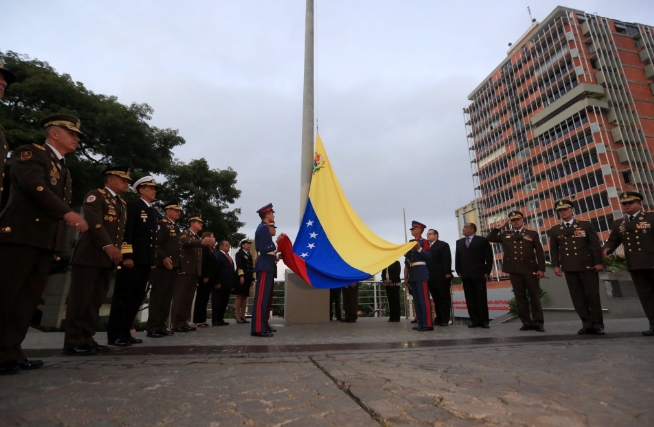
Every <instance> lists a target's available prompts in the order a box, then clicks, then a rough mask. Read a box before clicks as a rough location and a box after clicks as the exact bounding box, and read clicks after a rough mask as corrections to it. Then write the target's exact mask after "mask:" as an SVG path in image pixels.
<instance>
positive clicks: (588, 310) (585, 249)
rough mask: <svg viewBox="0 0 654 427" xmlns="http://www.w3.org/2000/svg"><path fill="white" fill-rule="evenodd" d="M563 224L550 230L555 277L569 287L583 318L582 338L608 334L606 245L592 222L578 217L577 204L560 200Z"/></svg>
mask: <svg viewBox="0 0 654 427" xmlns="http://www.w3.org/2000/svg"><path fill="white" fill-rule="evenodd" d="M554 208H555V209H556V211H557V212H558V214H559V216H560V217H561V224H557V225H555V226H554V227H552V228H551V229H550V231H549V235H550V256H551V258H552V266H553V267H554V274H556V275H557V276H562V275H563V274H565V281H566V283H567V284H568V290H569V291H570V298H571V299H572V305H573V306H574V308H575V311H576V312H577V315H578V316H579V318H580V319H581V324H582V328H581V329H580V330H579V331H578V332H577V333H578V334H579V335H583V334H593V335H604V334H605V333H604V316H603V315H602V303H601V301H600V289H599V272H600V271H602V270H604V264H602V245H601V244H600V240H599V236H598V235H597V231H595V229H593V225H592V224H591V223H590V221H581V220H578V219H576V218H575V217H574V213H573V209H574V204H573V203H572V202H571V201H570V200H560V201H559V202H558V203H556V205H555V206H554Z"/></svg>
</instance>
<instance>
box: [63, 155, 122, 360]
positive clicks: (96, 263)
mask: <svg viewBox="0 0 654 427" xmlns="http://www.w3.org/2000/svg"><path fill="white" fill-rule="evenodd" d="M129 172H130V171H129V169H128V168H126V167H109V168H107V169H105V170H104V171H103V174H104V188H99V189H97V190H92V191H90V192H89V193H88V194H87V195H86V197H85V198H84V207H83V209H84V217H85V218H86V220H87V222H88V223H89V229H88V230H87V231H85V232H84V233H82V234H81V235H80V237H79V241H78V242H77V246H76V247H75V252H74V254H73V260H72V262H71V264H72V265H73V268H72V272H71V279H70V291H69V293H68V300H67V301H68V302H67V307H66V333H65V336H64V353H66V354H70V355H79V356H83V355H90V354H95V353H96V352H98V351H108V350H109V347H107V346H106V345H100V344H98V343H97V342H96V341H95V339H94V338H93V337H94V335H95V332H96V330H97V328H98V323H99V321H100V307H102V304H103V303H104V299H105V298H106V296H107V292H109V284H110V282H111V276H112V275H113V273H114V271H115V269H116V267H117V266H118V265H119V264H120V262H121V261H122V260H123V255H122V253H121V251H120V248H121V247H122V242H123V232H124V230H125V220H126V218H127V212H126V210H127V209H126V206H125V205H126V203H125V201H124V200H123V199H121V198H120V196H121V195H122V194H125V193H126V192H127V190H128V189H129V183H130V181H131V179H130V177H129Z"/></svg>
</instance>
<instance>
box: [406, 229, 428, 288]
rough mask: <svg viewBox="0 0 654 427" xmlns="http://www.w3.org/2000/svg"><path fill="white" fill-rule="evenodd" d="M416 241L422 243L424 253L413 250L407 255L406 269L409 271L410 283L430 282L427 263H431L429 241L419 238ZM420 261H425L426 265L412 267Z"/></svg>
mask: <svg viewBox="0 0 654 427" xmlns="http://www.w3.org/2000/svg"><path fill="white" fill-rule="evenodd" d="M416 241H418V242H420V246H421V247H422V251H420V252H418V250H417V249H415V248H413V249H411V250H410V251H409V252H407V254H406V257H405V259H404V264H405V268H408V269H409V282H424V281H427V280H429V270H428V269H427V263H428V262H429V261H431V252H429V242H428V241H427V240H425V239H423V238H418V239H416ZM420 261H424V263H425V264H422V265H414V266H413V267H411V263H413V262H420Z"/></svg>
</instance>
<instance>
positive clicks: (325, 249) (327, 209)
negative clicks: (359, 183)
mask: <svg viewBox="0 0 654 427" xmlns="http://www.w3.org/2000/svg"><path fill="white" fill-rule="evenodd" d="M413 245H414V243H406V244H404V245H396V244H393V243H390V242H387V241H386V240H384V239H382V238H381V237H379V236H377V235H376V234H375V233H373V232H372V230H370V229H369V228H368V227H367V226H366V224H364V223H363V221H361V218H359V216H358V215H357V213H356V212H355V211H354V209H352V206H350V203H349V202H348V200H347V198H346V197H345V194H344V193H343V190H342V189H341V186H340V184H339V183H338V179H336V174H335V173H334V170H333V169H332V166H331V163H330V162H329V158H328V157H327V152H326V151H325V147H324V146H323V144H322V139H321V138H320V135H318V136H317V137H316V151H315V156H314V161H313V177H312V179H311V188H310V190H309V200H308V201H307V206H306V209H305V211H304V217H303V218H302V224H301V225H300V230H299V231H298V235H297V239H296V240H295V244H293V245H292V246H291V242H290V240H289V239H288V238H286V239H283V240H282V241H281V242H280V244H279V248H278V249H279V250H280V251H281V252H283V253H284V263H285V264H286V265H287V266H288V267H289V268H290V269H291V270H293V271H294V272H295V273H296V274H297V275H299V276H300V277H302V278H303V279H304V280H305V281H306V282H307V283H309V284H310V285H311V286H314V287H316V288H323V289H326V288H327V289H328V288H340V287H343V286H347V285H351V284H353V283H356V282H359V281H361V280H365V279H368V278H369V277H370V276H372V275H374V274H376V273H378V272H379V271H381V270H383V269H384V268H386V267H388V266H389V265H390V264H392V263H393V262H394V261H395V260H397V259H399V258H400V257H401V256H402V255H404V254H405V253H406V252H408V251H409V250H410V249H411V248H412V247H413Z"/></svg>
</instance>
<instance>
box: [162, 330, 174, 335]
mask: <svg viewBox="0 0 654 427" xmlns="http://www.w3.org/2000/svg"><path fill="white" fill-rule="evenodd" d="M160 332H161V333H162V334H164V335H165V336H167V337H169V336H171V335H175V332H174V331H169V330H168V329H164V330H163V331H160Z"/></svg>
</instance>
